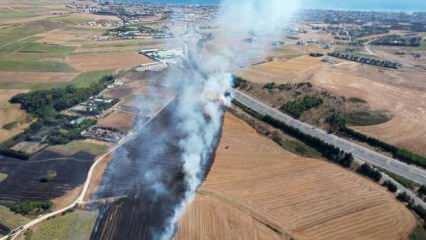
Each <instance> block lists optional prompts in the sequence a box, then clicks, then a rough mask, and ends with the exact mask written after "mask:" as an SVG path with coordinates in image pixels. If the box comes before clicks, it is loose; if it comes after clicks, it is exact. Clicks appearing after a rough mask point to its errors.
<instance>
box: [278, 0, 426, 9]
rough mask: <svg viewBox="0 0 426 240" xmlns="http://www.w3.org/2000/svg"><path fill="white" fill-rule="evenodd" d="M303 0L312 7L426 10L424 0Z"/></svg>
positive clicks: (425, 0)
mask: <svg viewBox="0 0 426 240" xmlns="http://www.w3.org/2000/svg"><path fill="white" fill-rule="evenodd" d="M284 1H285V0H284ZM304 1H306V4H304V5H305V6H306V5H311V6H312V7H313V8H333V9H336V8H337V9H359V10H371V9H374V10H406V11H426V0H304ZM305 8H306V7H305Z"/></svg>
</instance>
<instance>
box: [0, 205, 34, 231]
mask: <svg viewBox="0 0 426 240" xmlns="http://www.w3.org/2000/svg"><path fill="white" fill-rule="evenodd" d="M28 221H29V219H28V218H26V217H24V216H22V215H19V214H15V213H14V212H12V211H10V209H9V208H7V207H5V206H1V205H0V223H2V224H3V225H5V226H7V227H8V228H10V229H14V228H16V227H19V226H21V225H23V224H25V223H27V222H28Z"/></svg>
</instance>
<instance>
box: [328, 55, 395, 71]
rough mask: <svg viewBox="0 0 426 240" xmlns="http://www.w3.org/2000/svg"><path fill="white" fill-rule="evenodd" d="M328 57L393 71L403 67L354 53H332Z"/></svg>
mask: <svg viewBox="0 0 426 240" xmlns="http://www.w3.org/2000/svg"><path fill="white" fill-rule="evenodd" d="M328 55H329V56H331V57H335V58H341V59H345V60H349V61H353V62H358V63H362V64H368V65H374V66H378V67H385V68H393V69H398V68H400V67H401V64H400V63H397V62H392V61H386V60H379V59H375V58H371V57H366V56H359V55H356V54H352V53H341V52H332V53H329V54H328Z"/></svg>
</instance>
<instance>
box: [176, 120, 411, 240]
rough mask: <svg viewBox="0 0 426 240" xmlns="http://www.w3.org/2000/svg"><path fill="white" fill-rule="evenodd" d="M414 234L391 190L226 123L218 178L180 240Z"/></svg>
mask: <svg viewBox="0 0 426 240" xmlns="http://www.w3.org/2000/svg"><path fill="white" fill-rule="evenodd" d="M240 221H244V222H245V223H247V224H240V223H239V222H240ZM414 226H415V219H414V217H413V216H412V215H411V213H410V212H409V211H408V210H407V209H406V208H405V207H404V206H403V205H402V204H400V203H398V202H397V201H396V200H395V199H394V198H393V196H392V195H391V194H389V193H388V192H386V190H385V189H382V188H381V187H379V186H378V185H375V184H374V183H372V182H370V181H369V180H367V179H364V178H362V177H359V176H357V175H356V174H354V173H352V172H349V171H346V170H344V169H342V168H340V167H338V166H335V165H332V164H330V163H327V162H325V161H322V160H316V159H308V158H302V157H299V156H296V155H293V154H291V153H288V152H286V151H284V150H282V149H281V148H280V147H279V146H277V145H275V144H274V143H273V142H272V141H270V140H268V139H267V138H264V137H261V136H259V135H258V134H257V133H256V132H255V130H253V129H251V128H250V127H249V126H248V125H246V124H245V123H243V122H242V121H241V120H239V119H237V118H236V117H234V116H231V115H227V116H226V117H225V123H224V132H223V136H222V139H221V142H220V145H219V148H218V151H217V153H216V159H215V162H214V164H213V167H212V170H211V172H210V174H209V175H208V177H207V180H206V181H205V182H204V184H203V186H202V187H201V189H200V190H199V194H198V196H197V198H196V200H195V202H194V203H193V204H192V205H191V206H190V207H189V209H188V211H187V213H186V215H185V216H184V218H183V219H182V221H181V226H180V228H179V231H178V237H177V239H216V237H217V236H221V237H223V238H220V239H247V238H251V239H256V237H257V239H282V238H284V237H285V236H286V235H290V236H291V237H293V238H295V239H315V240H316V239H377V240H382V239H389V240H391V239H405V238H407V236H408V234H409V233H410V231H411V230H412V229H413V228H414ZM230 229H232V230H231V231H229V230H230ZM233 231H235V235H234V233H233ZM238 233H241V234H242V233H244V234H251V235H250V236H247V235H238ZM240 236H244V237H241V238H240Z"/></svg>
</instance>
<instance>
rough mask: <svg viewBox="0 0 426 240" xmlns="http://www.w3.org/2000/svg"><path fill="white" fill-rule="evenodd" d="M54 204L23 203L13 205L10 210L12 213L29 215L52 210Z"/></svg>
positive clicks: (48, 202)
mask: <svg viewBox="0 0 426 240" xmlns="http://www.w3.org/2000/svg"><path fill="white" fill-rule="evenodd" d="M52 206H53V204H52V202H50V201H23V202H18V203H15V204H13V205H11V206H10V207H9V208H10V210H11V211H12V212H15V213H18V214H22V215H28V214H38V213H41V212H45V211H47V210H49V209H50V208H52Z"/></svg>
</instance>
